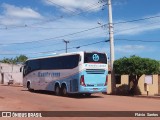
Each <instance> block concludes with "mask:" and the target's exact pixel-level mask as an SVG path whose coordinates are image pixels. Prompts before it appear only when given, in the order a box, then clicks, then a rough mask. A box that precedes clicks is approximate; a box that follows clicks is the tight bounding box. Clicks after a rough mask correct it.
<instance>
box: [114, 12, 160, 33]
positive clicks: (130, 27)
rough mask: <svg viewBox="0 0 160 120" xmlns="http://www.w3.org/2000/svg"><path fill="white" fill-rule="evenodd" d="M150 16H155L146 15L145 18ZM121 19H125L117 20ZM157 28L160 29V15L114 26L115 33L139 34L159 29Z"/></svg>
mask: <svg viewBox="0 0 160 120" xmlns="http://www.w3.org/2000/svg"><path fill="white" fill-rule="evenodd" d="M154 16H160V14H157V15H154ZM149 17H153V16H145V17H144V18H149ZM142 19H143V18H142ZM119 21H123V20H118V21H116V22H119ZM116 22H115V23H116ZM157 29H160V17H155V18H151V19H146V20H143V21H137V22H128V23H122V24H116V25H115V26H114V30H115V35H137V34H141V33H144V32H147V31H151V30H157Z"/></svg>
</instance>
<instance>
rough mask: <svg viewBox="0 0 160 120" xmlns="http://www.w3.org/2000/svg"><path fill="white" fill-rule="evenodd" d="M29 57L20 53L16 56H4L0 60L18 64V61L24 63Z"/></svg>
mask: <svg viewBox="0 0 160 120" xmlns="http://www.w3.org/2000/svg"><path fill="white" fill-rule="evenodd" d="M27 59H28V58H27V57H26V56H25V55H20V56H18V57H16V58H4V59H3V60H1V61H0V62H2V63H9V64H17V63H23V62H25V61H26V60H27Z"/></svg>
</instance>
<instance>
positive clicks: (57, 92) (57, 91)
mask: <svg viewBox="0 0 160 120" xmlns="http://www.w3.org/2000/svg"><path fill="white" fill-rule="evenodd" d="M56 95H59V87H58V86H57V87H56Z"/></svg>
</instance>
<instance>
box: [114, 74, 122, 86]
mask: <svg viewBox="0 0 160 120" xmlns="http://www.w3.org/2000/svg"><path fill="white" fill-rule="evenodd" d="M115 80H116V84H121V75H115Z"/></svg>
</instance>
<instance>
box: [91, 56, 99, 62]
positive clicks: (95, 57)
mask: <svg viewBox="0 0 160 120" xmlns="http://www.w3.org/2000/svg"><path fill="white" fill-rule="evenodd" d="M92 58H93V60H94V61H95V62H97V61H99V56H98V55H97V54H94V55H93V56H92Z"/></svg>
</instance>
